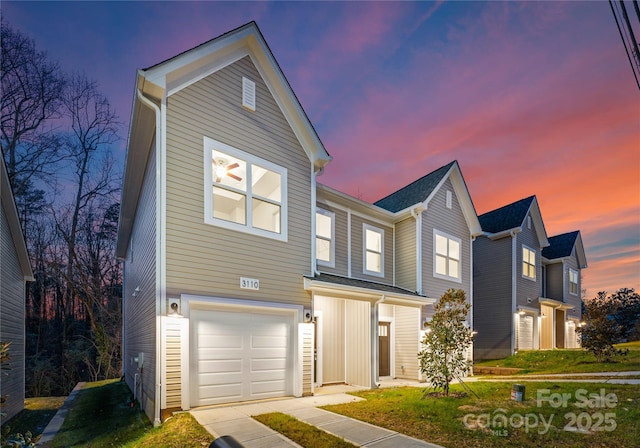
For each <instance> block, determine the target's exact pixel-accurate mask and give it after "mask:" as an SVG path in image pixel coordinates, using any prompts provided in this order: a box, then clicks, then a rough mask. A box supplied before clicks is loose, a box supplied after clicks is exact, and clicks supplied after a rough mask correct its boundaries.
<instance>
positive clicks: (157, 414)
mask: <svg viewBox="0 0 640 448" xmlns="http://www.w3.org/2000/svg"><path fill="white" fill-rule="evenodd" d="M136 93H137V96H138V99H139V100H140V102H141V103H142V104H144V105H145V106H147V107H148V108H150V109H151V110H153V111H154V112H155V115H156V139H155V140H156V195H158V194H159V192H160V189H159V188H158V183H159V182H160V181H159V178H158V168H160V169H161V168H162V167H160V166H159V165H160V163H161V162H162V158H161V154H160V152H161V150H162V142H161V140H162V132H161V129H160V128H161V117H160V108H159V107H158V106H157V105H156V104H155V103H153V101H151V100H149V99H148V98H147V97H145V96H144V95H143V94H142V92H141V91H140V89H139V88H138V89H136ZM160 187H162V186H161V185H160ZM156 201H157V199H156ZM156 206H157V202H156ZM160 212H162V210H161V211H160ZM156 213H157V211H156ZM157 221H158V220H156V225H157V224H158V222H157ZM161 230H162V229H157V230H156V232H157V233H156V235H159V234H160V232H161ZM158 249H159V247H157V248H156V250H158ZM159 255H160V254H156V260H157V257H158V256H159ZM157 269H158V265H156V276H157V277H156V375H155V376H156V378H155V391H156V392H155V399H154V407H155V409H154V419H153V426H159V425H160V424H161V423H162V420H161V418H160V405H161V403H160V401H161V399H162V397H161V393H162V381H161V378H162V376H161V372H162V348H161V346H162V344H161V343H160V342H161V339H162V328H161V325H162V317H161V316H160V313H161V304H160V302H161V299H162V297H158V294H162V292H161V291H160V290H159V288H158V281H161V279H160V278H158V277H159V276H158V275H157Z"/></svg>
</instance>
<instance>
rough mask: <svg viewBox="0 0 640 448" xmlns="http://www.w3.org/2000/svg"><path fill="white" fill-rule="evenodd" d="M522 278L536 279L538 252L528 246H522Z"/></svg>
mask: <svg viewBox="0 0 640 448" xmlns="http://www.w3.org/2000/svg"><path fill="white" fill-rule="evenodd" d="M522 276H523V277H525V278H528V279H530V280H535V279H536V251H534V250H533V249H531V248H529V247H527V246H522Z"/></svg>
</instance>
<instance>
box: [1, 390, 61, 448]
mask: <svg viewBox="0 0 640 448" xmlns="http://www.w3.org/2000/svg"><path fill="white" fill-rule="evenodd" d="M65 398H66V397H37V398H27V399H26V400H25V403H24V409H23V410H22V411H20V412H19V413H18V414H17V415H16V416H14V417H13V418H12V419H11V420H9V422H7V423H6V424H4V425H2V439H1V440H2V442H4V441H5V439H6V438H7V437H8V436H10V435H14V434H18V433H19V434H24V433H26V432H31V434H32V435H33V437H37V436H39V435H40V434H42V432H43V431H44V428H46V427H47V425H48V424H49V421H50V420H51V419H52V418H53V416H54V415H55V414H56V412H57V411H58V409H59V408H60V406H62V404H63V403H64V400H65Z"/></svg>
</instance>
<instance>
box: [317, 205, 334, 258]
mask: <svg viewBox="0 0 640 448" xmlns="http://www.w3.org/2000/svg"><path fill="white" fill-rule="evenodd" d="M334 240H335V214H334V213H333V212H330V211H327V210H322V209H320V208H319V209H317V211H316V260H317V262H318V264H320V265H324V266H329V267H335V245H334V244H333V241H334Z"/></svg>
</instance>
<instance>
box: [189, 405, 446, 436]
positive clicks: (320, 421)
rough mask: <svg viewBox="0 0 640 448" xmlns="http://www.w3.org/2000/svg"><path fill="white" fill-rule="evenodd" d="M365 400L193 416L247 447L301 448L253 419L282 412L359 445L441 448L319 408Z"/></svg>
mask: <svg viewBox="0 0 640 448" xmlns="http://www.w3.org/2000/svg"><path fill="white" fill-rule="evenodd" d="M360 400H362V398H359V397H354V396H352V395H347V394H345V393H337V394H330V395H315V396H313V397H304V398H285V399H279V400H270V401H263V402H259V403H249V404H240V405H233V406H216V407H209V408H198V409H194V410H192V411H190V412H191V414H192V415H193V416H194V417H195V418H196V420H198V422H199V423H200V424H201V425H202V426H204V427H205V428H206V429H207V431H209V432H210V433H211V434H213V435H214V436H215V437H221V436H223V435H230V436H232V437H234V438H235V439H236V440H238V442H240V443H242V444H243V445H244V446H245V447H247V448H263V447H264V448H267V447H268V448H280V447H299V446H300V445H298V444H296V443H295V442H293V441H291V440H289V439H287V438H286V437H284V436H283V435H281V434H279V433H278V432H276V431H274V430H272V429H271V428H268V427H266V426H265V425H263V424H261V423H259V422H257V421H256V420H254V419H252V418H251V416H252V415H260V414H267V413H270V412H282V413H284V414H288V415H291V416H293V417H295V418H297V419H298V420H301V421H303V422H305V423H308V424H310V425H313V426H316V427H318V428H320V429H323V430H324V431H326V432H329V433H331V434H333V435H336V436H338V437H342V438H343V439H345V440H346V441H348V442H351V443H353V444H355V445H357V446H364V447H372V448H373V447H375V448H392V447H394V448H395V447H403V448H405V447H406V448H418V447H423V448H441V447H440V446H439V445H434V444H432V443H427V442H424V441H422V440H418V439H414V438H412V437H409V436H406V435H404V434H400V433H397V432H395V431H390V430H388V429H384V428H380V427H379V426H374V425H371V424H369V423H365V422H361V421H359V420H355V419H352V418H349V417H345V416H343V415H339V414H335V413H333V412H329V411H325V410H324V409H318V406H327V405H331V404H342V403H352V402H356V401H360Z"/></svg>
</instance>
